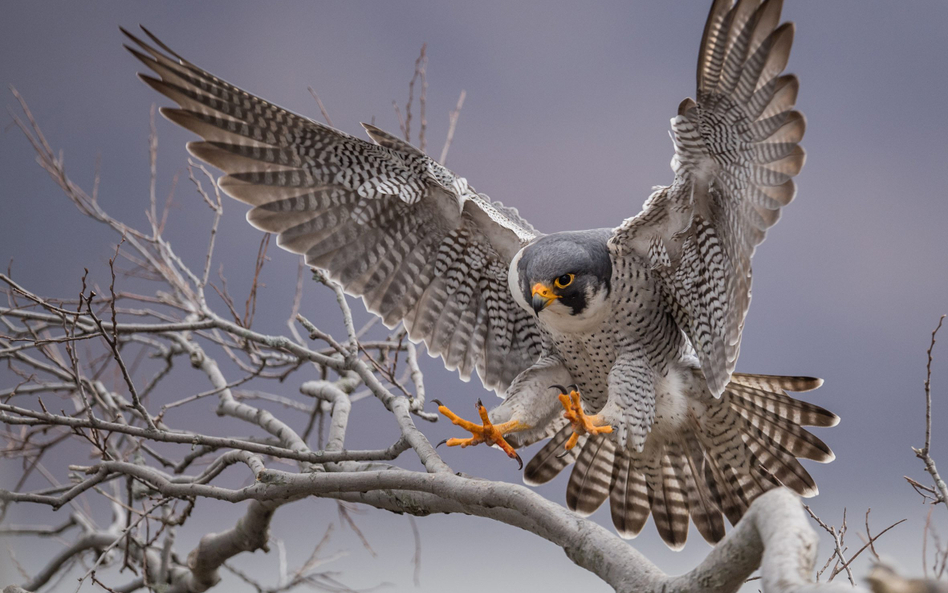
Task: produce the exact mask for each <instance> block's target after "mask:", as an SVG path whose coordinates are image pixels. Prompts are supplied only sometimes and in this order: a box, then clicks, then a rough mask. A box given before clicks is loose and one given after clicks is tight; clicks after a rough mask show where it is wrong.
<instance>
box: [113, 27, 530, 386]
mask: <svg viewBox="0 0 948 593" xmlns="http://www.w3.org/2000/svg"><path fill="white" fill-rule="evenodd" d="M123 32H124V33H125V34H126V35H127V36H128V37H129V38H130V39H131V40H132V41H133V42H134V43H135V44H137V45H138V46H139V47H140V48H141V49H143V50H144V51H145V52H146V53H142V52H140V51H137V50H135V49H133V48H131V47H128V46H126V48H127V49H128V50H129V51H130V52H132V54H134V55H135V57H137V58H138V59H139V60H141V61H142V62H143V63H144V64H145V65H146V66H148V68H150V69H151V70H153V71H154V72H155V73H157V74H158V75H159V76H160V77H161V78H160V79H157V78H153V77H150V76H145V75H141V74H140V75H139V77H140V78H141V79H142V80H143V81H144V82H145V83H146V84H148V85H149V86H151V87H152V88H154V89H155V90H157V91H158V92H159V93H161V94H163V95H165V96H167V97H169V98H170V99H172V100H173V101H175V102H176V103H177V104H178V105H179V106H180V109H170V108H167V107H163V108H162V109H161V114H162V115H164V116H165V117H166V118H168V119H169V120H171V121H173V122H175V123H177V124H178V125H180V126H182V127H185V128H187V129H189V130H191V131H193V132H196V133H197V134H199V135H200V136H202V137H203V138H204V141H203V142H191V143H189V144H188V150H189V151H190V152H191V154H193V155H194V156H196V157H197V158H199V159H201V160H203V161H205V162H207V163H210V164H211V165H214V166H215V167H218V168H219V169H221V170H223V171H224V172H225V173H227V175H225V176H224V177H223V178H221V180H220V187H221V189H222V190H224V191H225V192H226V193H227V194H229V195H230V196H232V197H234V198H236V199H238V200H240V201H242V202H245V203H247V204H250V205H252V206H254V208H253V209H252V210H251V211H250V212H249V213H248V214H247V219H248V220H249V221H250V223H251V224H253V225H254V226H255V227H257V228H259V229H261V230H264V231H268V232H272V233H278V238H277V243H278V245H280V247H282V248H284V249H286V250H288V251H291V252H293V253H299V254H303V255H304V256H305V257H306V263H307V264H308V265H310V266H314V267H317V268H321V269H323V270H326V271H327V272H328V275H329V276H330V278H332V279H333V280H334V281H336V282H338V283H339V284H341V285H342V287H343V288H344V289H345V291H346V292H347V293H349V294H352V295H356V296H361V297H362V299H363V301H364V302H365V305H366V307H367V308H368V309H369V311H372V312H373V313H376V314H378V315H379V316H381V317H382V319H383V321H384V322H385V324H386V325H388V326H389V327H391V326H394V325H396V324H397V323H398V322H399V321H403V322H404V324H405V328H406V329H407V330H408V335H409V337H410V338H411V339H412V340H413V341H416V342H417V341H424V342H425V344H426V345H427V347H428V352H429V353H430V354H431V355H433V356H434V355H440V356H441V357H442V358H443V359H444V363H445V366H446V367H448V368H449V369H457V370H458V371H459V372H460V374H461V377H462V378H464V379H465V380H466V379H469V378H470V376H471V372H472V370H475V369H476V370H477V373H478V375H480V377H481V381H482V382H483V383H484V385H486V386H487V387H489V388H493V389H495V390H498V391H499V392H503V391H504V390H505V389H506V388H507V386H509V385H510V382H511V381H512V380H513V379H514V377H516V376H517V375H518V374H519V373H520V372H521V371H522V370H524V369H526V368H528V367H529V366H530V365H532V364H533V363H534V362H535V361H536V360H537V358H538V357H539V355H540V349H541V339H540V334H539V331H538V330H537V327H536V322H535V320H534V319H533V317H532V316H531V315H530V314H529V313H527V312H526V311H524V310H523V309H522V308H520V307H519V306H518V305H517V304H516V303H515V302H514V300H513V297H512V296H511V294H510V290H509V288H508V286H507V269H508V266H509V263H510V260H511V259H512V258H513V256H514V255H515V254H516V253H517V251H519V250H520V248H521V247H522V246H523V245H525V244H526V243H528V242H530V241H531V240H533V239H534V238H535V237H536V236H537V232H536V230H535V229H534V228H533V227H532V226H530V225H529V224H528V223H527V222H526V221H524V220H523V219H522V218H521V217H520V216H519V214H517V211H516V210H515V209H513V208H505V207H504V206H503V205H501V204H500V203H497V202H491V201H490V200H489V199H488V198H487V197H486V196H483V195H481V194H478V193H476V192H475V191H474V189H473V188H471V187H469V186H468V185H467V181H466V180H465V179H464V178H463V177H458V176H456V175H455V174H454V173H452V172H451V171H449V170H448V169H446V168H445V167H443V166H442V165H440V164H439V163H437V162H435V161H433V160H432V159H430V158H428V157H427V156H425V155H424V153H422V152H421V151H419V150H417V149H416V148H414V147H413V146H411V145H410V144H408V143H406V142H403V141H402V140H400V139H398V138H395V137H394V136H391V135H389V134H387V133H385V132H383V131H381V130H379V129H378V128H375V127H374V126H368V125H365V128H366V130H367V131H368V133H369V135H370V136H371V137H372V139H373V140H375V142H376V144H370V143H368V142H365V141H363V140H359V139H357V138H353V137H352V136H349V135H347V134H345V133H343V132H340V131H338V130H335V129H333V128H330V127H329V126H325V125H323V124H320V123H317V122H314V121H312V120H310V119H308V118H305V117H302V116H299V115H296V114H294V113H291V112H289V111H287V110H285V109H282V108H280V107H278V106H276V105H273V104H271V103H268V102H266V101H264V100H263V99H260V98H259V97H256V96H254V95H251V94H250V93H247V92H246V91H243V90H241V89H239V88H237V87H235V86H233V85H231V84H229V83H227V82H224V81H223V80H220V79H219V78H217V77H215V76H213V75H211V74H210V73H208V72H206V71H205V70H202V69H201V68H199V67H197V66H195V65H194V64H191V63H190V62H188V61H187V60H184V59H183V58H181V57H180V56H178V55H177V54H175V53H174V52H173V51H171V50H170V49H169V48H168V47H167V46H165V45H164V44H162V43H161V42H160V41H159V40H158V39H156V38H155V37H154V36H152V35H151V34H150V33H148V31H147V30H146V31H145V33H147V34H148V35H149V37H150V38H151V39H152V41H154V42H155V43H156V44H157V45H158V46H159V47H160V48H161V49H162V50H164V51H165V52H167V54H170V56H169V55H166V54H165V53H163V52H162V51H159V50H158V49H155V48H153V47H152V46H150V45H148V44H146V43H144V42H143V41H141V40H140V39H138V38H136V37H134V36H133V35H131V34H129V33H128V32H126V31H124V30H123ZM146 54H147V55H146Z"/></svg>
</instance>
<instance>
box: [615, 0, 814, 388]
mask: <svg viewBox="0 0 948 593" xmlns="http://www.w3.org/2000/svg"><path fill="white" fill-rule="evenodd" d="M781 4H782V2H781V0H764V1H763V2H760V0H737V2H736V3H732V0H715V2H714V4H713V6H712V7H711V13H710V15H709V16H708V21H707V25H706V26H705V32H704V38H703V39H702V41H701V50H700V54H699V58H698V93H697V102H695V101H694V100H692V99H685V100H684V101H682V103H681V105H680V106H679V108H678V116H677V117H675V118H674V119H673V120H672V130H673V133H674V137H673V140H674V142H675V156H674V158H673V160H672V168H673V169H674V170H675V174H676V175H675V181H674V183H672V185H670V186H668V187H664V188H661V189H659V190H658V191H656V192H655V193H654V194H652V196H651V197H650V198H649V199H648V201H647V202H646V203H645V206H644V208H643V210H642V212H641V213H640V214H638V215H637V216H635V217H633V218H630V219H628V220H626V221H625V222H624V223H623V224H622V226H621V227H619V228H618V229H616V232H615V235H614V236H613V237H612V239H610V245H611V247H612V248H613V249H614V251H615V252H616V254H617V255H618V256H619V257H626V256H632V257H635V258H637V259H638V260H639V261H642V260H644V261H645V262H646V263H647V265H649V266H650V267H651V269H652V270H654V271H655V272H656V276H657V277H658V278H659V279H660V281H661V282H662V285H663V288H664V289H665V291H666V294H667V295H668V296H669V303H668V305H669V310H670V312H671V313H672V314H673V315H674V317H675V321H676V322H677V323H678V325H679V327H680V328H681V329H682V331H684V332H685V334H687V336H688V338H689V340H690V341H691V343H692V345H693V346H694V348H695V350H696V352H697V355H698V359H699V360H700V362H701V369H702V370H703V371H704V375H705V378H706V379H707V382H708V387H709V388H710V390H711V392H712V393H713V394H714V395H715V396H719V395H721V393H722V392H723V391H724V387H725V385H727V383H728V381H729V380H730V377H731V373H732V372H733V371H734V366H735V364H736V363H737V357H738V354H739V352H740V347H741V333H742V331H743V328H744V318H745V316H746V315H747V308H748V306H749V304H750V298H751V257H752V256H753V254H754V250H755V249H756V247H757V245H758V244H760V242H761V241H763V240H764V235H765V234H766V232H767V229H769V228H770V227H771V226H773V225H774V224H775V223H776V222H777V219H778V218H779V217H780V208H782V207H783V206H786V205H787V204H788V203H789V202H790V200H792V199H793V196H794V194H795V192H796V186H795V185H794V182H793V176H794V175H796V174H797V173H799V172H800V169H801V168H802V167H803V161H804V156H805V155H804V152H803V149H802V148H801V147H800V145H799V142H800V140H801V139H802V138H803V132H804V130H805V129H806V122H805V120H804V118H803V115H802V114H801V113H800V112H799V111H795V110H794V109H793V107H794V103H795V102H796V98H797V89H798V88H799V83H798V81H797V79H796V77H795V76H793V75H790V74H787V75H781V73H782V72H783V69H784V67H785V66H786V65H787V59H788V58H789V56H790V46H791V44H792V42H793V25H792V24H791V23H784V24H783V25H779V26H778V23H779V22H780V10H781Z"/></svg>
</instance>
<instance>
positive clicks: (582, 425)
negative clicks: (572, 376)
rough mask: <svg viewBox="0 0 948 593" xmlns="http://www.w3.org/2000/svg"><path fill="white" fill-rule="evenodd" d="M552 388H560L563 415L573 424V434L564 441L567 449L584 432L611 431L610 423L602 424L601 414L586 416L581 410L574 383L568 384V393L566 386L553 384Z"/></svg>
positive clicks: (572, 445)
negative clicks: (564, 411)
mask: <svg viewBox="0 0 948 593" xmlns="http://www.w3.org/2000/svg"><path fill="white" fill-rule="evenodd" d="M553 388H554V389H559V390H560V395H559V399H560V403H561V404H563V408H564V409H565V410H566V413H565V414H563V417H564V418H566V419H567V420H569V423H570V424H571V425H572V426H573V434H572V435H570V437H569V440H568V441H566V450H567V451H569V450H570V449H572V448H573V447H575V446H576V443H577V442H578V441H579V437H580V436H582V435H584V434H608V433H610V432H612V427H611V426H610V425H608V424H603V422H604V420H603V418H602V416H599V415H595V416H587V415H586V414H585V412H583V402H582V400H581V399H580V397H579V391H577V390H576V386H575V385H570V390H569V394H567V393H566V388H565V387H562V386H560V385H553Z"/></svg>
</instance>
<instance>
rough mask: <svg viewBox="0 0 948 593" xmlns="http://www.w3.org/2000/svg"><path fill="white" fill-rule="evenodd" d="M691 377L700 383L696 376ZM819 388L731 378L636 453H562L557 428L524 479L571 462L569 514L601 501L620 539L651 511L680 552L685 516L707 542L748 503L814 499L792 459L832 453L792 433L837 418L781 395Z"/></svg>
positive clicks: (805, 380)
mask: <svg viewBox="0 0 948 593" xmlns="http://www.w3.org/2000/svg"><path fill="white" fill-rule="evenodd" d="M695 379H696V381H699V382H703V380H704V379H703V377H702V376H701V374H700V371H695ZM821 384H822V381H821V380H820V379H814V378H810V377H781V376H771V375H747V374H741V373H735V374H734V375H733V377H732V379H731V382H730V383H729V384H728V385H727V386H726V388H725V390H724V393H723V394H722V396H721V398H720V399H717V398H713V397H711V395H710V394H706V395H705V397H703V398H701V399H695V400H689V406H690V409H689V414H688V416H689V421H688V422H685V423H683V424H681V425H680V426H678V427H677V428H675V429H669V428H667V427H666V428H661V427H660V425H659V424H658V422H657V423H656V426H655V427H653V430H652V432H651V433H650V435H649V438H648V439H647V440H646V443H645V448H644V449H643V450H642V451H641V452H635V451H631V450H625V449H620V450H616V448H615V446H614V445H613V442H612V441H611V440H610V439H609V438H608V437H606V435H599V436H596V437H592V438H588V439H585V440H583V441H581V442H580V443H579V444H578V445H577V446H576V447H575V448H574V449H573V450H572V451H569V452H566V451H565V450H564V449H563V445H564V444H565V442H566V440H567V438H568V437H569V435H570V428H569V427H566V428H564V429H562V430H560V432H558V433H557V434H556V435H555V436H554V437H553V439H551V440H550V441H549V442H548V443H547V444H546V445H545V446H544V447H543V448H542V449H541V450H540V451H539V452H538V453H537V455H536V456H535V457H534V458H533V459H532V460H531V461H530V462H529V463H528V464H527V467H526V470H525V472H524V479H525V481H526V482H527V483H528V484H541V483H545V482H548V481H549V480H552V479H553V478H554V477H556V475H557V474H558V473H559V472H560V471H562V469H563V468H565V467H566V466H567V465H569V464H570V463H572V462H573V461H575V462H576V465H575V467H574V468H573V471H572V474H571V475H570V479H569V484H568V486H567V505H568V506H569V508H570V509H572V510H574V511H576V512H578V513H580V514H583V515H588V514H590V513H592V512H593V511H595V510H596V509H597V508H598V507H599V506H600V505H601V504H602V503H603V502H604V501H605V500H606V498H609V499H610V506H611V510H612V520H613V523H614V524H615V526H616V530H617V531H618V532H619V535H621V536H622V537H626V538H631V537H635V536H636V535H638V534H639V533H640V532H641V530H642V528H643V527H644V525H645V522H646V520H647V519H648V517H649V515H652V517H653V519H654V521H655V525H656V527H657V528H658V532H659V535H660V536H661V538H662V540H663V541H665V543H666V544H668V546H669V547H670V548H672V549H676V550H677V549H681V548H682V547H683V546H684V545H685V541H686V539H687V536H688V523H689V517H690V519H691V521H693V522H694V524H695V527H696V528H697V529H698V532H699V533H700V534H701V536H702V537H703V538H704V539H705V540H707V541H708V542H709V543H716V542H718V541H719V540H720V539H721V538H722V537H724V533H725V531H724V520H723V517H727V520H728V521H729V522H730V523H731V524H732V525H733V524H735V523H737V522H738V521H739V520H740V518H741V517H742V516H743V515H744V513H745V512H746V511H747V508H748V506H750V504H751V503H752V502H753V501H754V499H756V498H757V497H758V496H760V495H761V494H763V493H764V492H766V491H768V490H770V489H772V488H775V487H778V486H781V485H782V486H786V487H788V488H790V489H792V490H793V491H795V492H797V493H798V494H800V495H801V496H805V497H809V496H814V495H815V494H817V492H818V490H817V487H816V483H815V482H814V481H813V478H811V477H810V475H809V473H807V471H806V469H804V468H803V466H802V465H801V464H800V462H799V461H798V458H805V459H811V460H814V461H818V462H821V463H827V462H829V461H832V460H833V459H834V455H833V452H832V451H831V450H830V448H829V447H827V446H826V444H824V443H823V441H821V440H820V439H818V438H816V437H815V436H813V435H812V434H810V433H809V432H807V431H806V430H804V429H803V428H802V427H803V426H821V427H828V426H835V425H836V424H837V423H838V422H839V418H838V417H837V416H836V415H835V414H833V413H832V412H829V411H827V410H825V409H823V408H821V407H819V406H816V405H813V404H810V403H807V402H803V401H800V400H797V399H795V398H793V397H791V396H790V395H787V391H809V390H812V389H816V388H817V387H819V386H820V385H821ZM659 422H660V421H659ZM722 515H723V517H722Z"/></svg>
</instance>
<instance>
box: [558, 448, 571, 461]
mask: <svg viewBox="0 0 948 593" xmlns="http://www.w3.org/2000/svg"><path fill="white" fill-rule="evenodd" d="M567 455H569V450H566V451H563V452H562V453H560V454H559V455H557V456H556V458H557V459H563V458H564V457H566V456H567Z"/></svg>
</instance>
